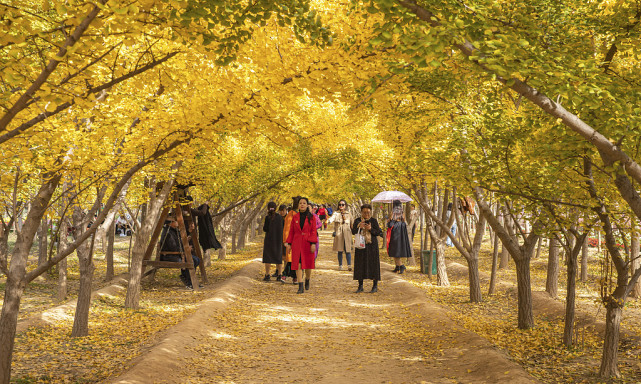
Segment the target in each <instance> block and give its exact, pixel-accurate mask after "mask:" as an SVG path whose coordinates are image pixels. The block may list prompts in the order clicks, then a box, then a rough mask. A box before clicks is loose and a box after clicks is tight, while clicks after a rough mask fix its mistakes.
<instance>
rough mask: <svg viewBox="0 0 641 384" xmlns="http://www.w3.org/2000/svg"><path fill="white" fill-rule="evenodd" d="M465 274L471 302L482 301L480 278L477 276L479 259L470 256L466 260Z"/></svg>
mask: <svg viewBox="0 0 641 384" xmlns="http://www.w3.org/2000/svg"><path fill="white" fill-rule="evenodd" d="M466 260H467V259H466ZM467 274H468V277H469V280H470V301H471V302H472V303H480V302H481V301H483V295H482V294H481V279H480V278H479V261H478V259H477V258H473V257H472V258H470V260H467Z"/></svg>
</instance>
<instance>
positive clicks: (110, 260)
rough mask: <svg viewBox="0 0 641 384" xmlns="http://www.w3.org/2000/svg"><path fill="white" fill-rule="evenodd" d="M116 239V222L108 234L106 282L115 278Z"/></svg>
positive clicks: (112, 223)
mask: <svg viewBox="0 0 641 384" xmlns="http://www.w3.org/2000/svg"><path fill="white" fill-rule="evenodd" d="M115 239H116V221H115V220H113V221H112V222H111V226H110V227H109V230H108V232H107V251H106V252H105V263H107V274H106V275H105V280H107V281H109V280H111V279H113V278H114V241H115Z"/></svg>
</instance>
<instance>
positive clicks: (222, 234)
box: [218, 219, 229, 260]
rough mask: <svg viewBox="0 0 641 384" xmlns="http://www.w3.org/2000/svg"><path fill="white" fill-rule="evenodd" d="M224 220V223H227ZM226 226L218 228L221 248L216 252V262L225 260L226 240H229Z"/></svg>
mask: <svg viewBox="0 0 641 384" xmlns="http://www.w3.org/2000/svg"><path fill="white" fill-rule="evenodd" d="M227 220H228V219H226V220H225V221H227ZM226 227H227V226H226V225H221V226H220V245H221V246H222V248H220V249H219V250H218V260H225V259H226V258H227V239H228V238H229V231H228V229H227V228H226Z"/></svg>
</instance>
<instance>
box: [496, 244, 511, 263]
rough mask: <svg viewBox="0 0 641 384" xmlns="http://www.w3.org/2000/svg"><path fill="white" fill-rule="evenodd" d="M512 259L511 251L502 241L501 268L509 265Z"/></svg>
mask: <svg viewBox="0 0 641 384" xmlns="http://www.w3.org/2000/svg"><path fill="white" fill-rule="evenodd" d="M509 261H510V253H509V252H508V251H507V248H505V246H503V244H502V243H501V262H500V263H499V269H505V268H507V266H508V263H509Z"/></svg>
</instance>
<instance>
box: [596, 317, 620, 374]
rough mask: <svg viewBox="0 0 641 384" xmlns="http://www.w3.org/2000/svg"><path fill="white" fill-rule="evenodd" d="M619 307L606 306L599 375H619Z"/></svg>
mask: <svg viewBox="0 0 641 384" xmlns="http://www.w3.org/2000/svg"><path fill="white" fill-rule="evenodd" d="M621 312H622V309H621V308H620V307H613V306H611V305H608V306H607V312H606V315H605V338H604V340H603V356H602V358H601V368H600V369H599V375H600V376H601V377H619V376H620V373H619V367H618V352H619V331H620V328H621Z"/></svg>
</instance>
